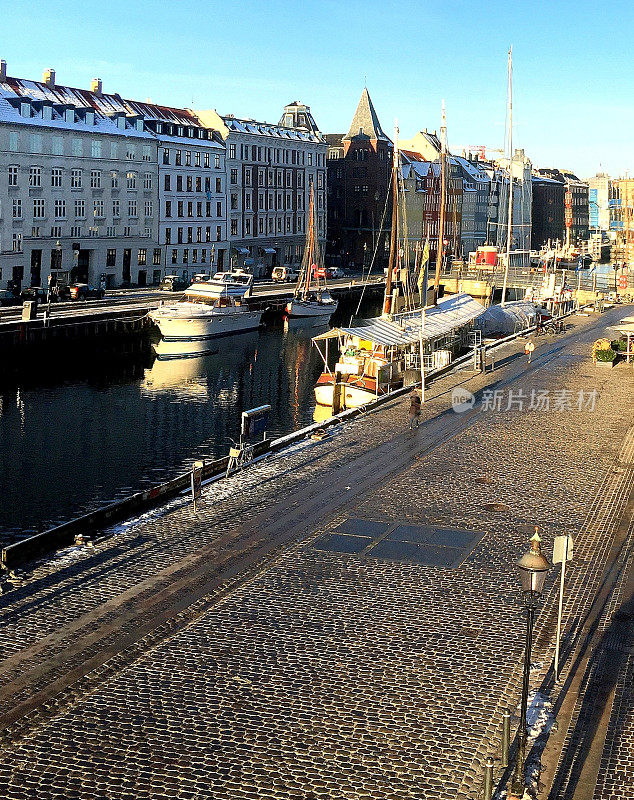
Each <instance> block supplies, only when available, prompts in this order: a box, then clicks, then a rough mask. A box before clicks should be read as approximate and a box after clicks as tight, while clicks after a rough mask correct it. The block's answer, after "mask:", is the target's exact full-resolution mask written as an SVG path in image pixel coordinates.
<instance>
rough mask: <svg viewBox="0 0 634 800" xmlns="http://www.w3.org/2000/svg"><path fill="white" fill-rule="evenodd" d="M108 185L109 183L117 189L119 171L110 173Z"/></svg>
mask: <svg viewBox="0 0 634 800" xmlns="http://www.w3.org/2000/svg"><path fill="white" fill-rule="evenodd" d="M110 185H111V187H112V188H113V189H118V188H119V173H118V172H112V173H111V174H110Z"/></svg>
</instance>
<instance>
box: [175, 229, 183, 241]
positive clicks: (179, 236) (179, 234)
mask: <svg viewBox="0 0 634 800" xmlns="http://www.w3.org/2000/svg"><path fill="white" fill-rule="evenodd" d="M176 242H177V243H178V244H183V228H178V230H177V231H176Z"/></svg>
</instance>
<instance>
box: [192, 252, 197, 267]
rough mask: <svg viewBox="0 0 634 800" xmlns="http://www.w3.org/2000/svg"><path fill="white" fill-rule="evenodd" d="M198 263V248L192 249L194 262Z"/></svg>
mask: <svg viewBox="0 0 634 800" xmlns="http://www.w3.org/2000/svg"><path fill="white" fill-rule="evenodd" d="M197 263H198V250H192V264H197Z"/></svg>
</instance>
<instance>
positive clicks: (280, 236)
mask: <svg viewBox="0 0 634 800" xmlns="http://www.w3.org/2000/svg"><path fill="white" fill-rule="evenodd" d="M196 114H197V116H198V118H199V119H200V121H201V123H202V124H204V125H207V126H208V127H210V128H216V129H218V130H219V131H220V133H221V135H222V138H223V140H224V142H225V146H226V178H227V188H226V193H227V202H228V209H227V226H228V239H229V244H230V253H229V258H230V263H231V264H233V265H238V266H245V267H247V268H250V269H252V270H253V272H254V274H255V275H256V276H257V275H267V274H270V272H271V269H272V268H273V267H274V266H276V265H299V264H300V262H301V259H302V255H303V249H304V243H305V237H306V225H307V212H308V201H309V194H310V187H311V185H312V186H313V187H314V190H315V217H316V234H317V237H318V239H319V242H320V244H321V247H322V249H323V248H324V246H325V240H326V152H327V150H328V145H327V143H326V141H325V140H324V138H323V136H322V134H321V133H320V131H319V129H318V128H317V125H316V123H315V121H314V119H313V117H312V115H311V113H310V108H309V107H308V106H305V105H303V104H301V103H297V102H296V103H291V104H289V105H287V106H286V107H285V109H284V115H283V116H282V119H281V120H280V122H279V123H278V124H277V125H271V124H268V123H264V122H256V121H254V120H248V119H238V118H236V117H233V116H223V117H221V116H220V115H218V113H217V112H215V111H199V112H196Z"/></svg>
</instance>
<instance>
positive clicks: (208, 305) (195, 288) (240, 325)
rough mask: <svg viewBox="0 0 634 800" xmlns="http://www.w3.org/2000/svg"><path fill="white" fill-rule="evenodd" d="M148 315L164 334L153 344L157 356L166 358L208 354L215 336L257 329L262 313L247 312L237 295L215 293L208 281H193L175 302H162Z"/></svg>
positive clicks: (247, 308) (246, 307)
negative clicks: (168, 303)
mask: <svg viewBox="0 0 634 800" xmlns="http://www.w3.org/2000/svg"><path fill="white" fill-rule="evenodd" d="M149 316H150V319H151V320H152V321H153V322H154V323H155V324H156V325H157V326H158V328H159V330H160V331H161V336H162V337H163V338H162V340H161V341H160V342H159V343H158V344H157V345H156V346H155V350H156V353H157V356H158V357H159V358H162V359H166V358H182V357H184V356H192V355H201V354H202V353H208V352H209V351H210V350H212V349H213V348H214V346H213V343H212V340H213V339H216V338H217V337H218V336H227V335H229V334H232V333H242V332H243V331H250V330H254V329H255V328H257V327H258V326H259V325H260V319H261V317H262V312H261V311H250V310H249V307H248V306H247V305H246V303H244V302H243V301H242V299H241V298H240V297H233V296H230V295H223V296H218V295H217V294H216V289H215V287H210V286H209V285H208V283H195V284H192V285H191V286H190V287H189V289H187V291H186V292H185V294H184V295H183V297H182V299H181V300H179V301H178V302H177V303H173V304H171V305H161V306H159V307H158V308H157V309H156V310H155V311H151V312H150V314H149Z"/></svg>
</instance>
